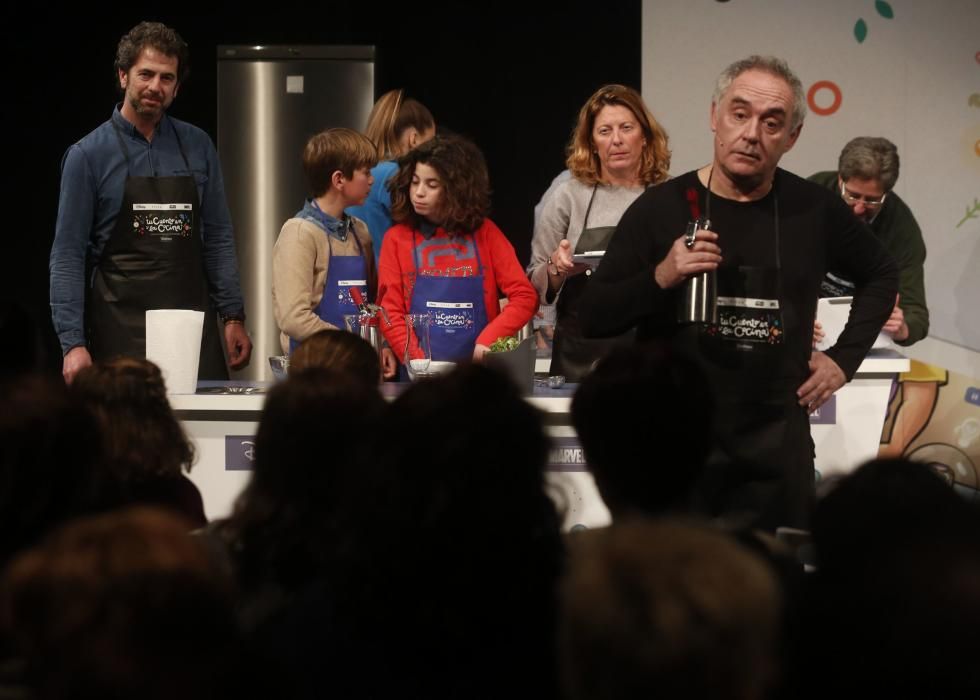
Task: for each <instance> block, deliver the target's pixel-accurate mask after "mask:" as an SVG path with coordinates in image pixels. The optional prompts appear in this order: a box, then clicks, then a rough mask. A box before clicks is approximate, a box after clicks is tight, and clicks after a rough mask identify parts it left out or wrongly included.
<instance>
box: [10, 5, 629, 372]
mask: <svg viewBox="0 0 980 700" xmlns="http://www.w3.org/2000/svg"><path fill="white" fill-rule="evenodd" d="M202 5H203V3H202V4H200V5H197V6H195V5H193V4H191V3H171V4H170V5H169V8H170V9H163V8H164V7H167V6H166V5H164V4H158V3H154V4H152V5H147V6H139V5H137V4H135V3H134V4H133V5H132V6H131V8H130V9H124V10H121V9H118V8H114V7H107V6H99V10H98V18H96V17H95V16H93V14H90V13H85V12H82V11H81V10H69V11H55V10H54V9H53V7H51V6H47V7H41V6H37V7H33V6H21V7H20V8H18V9H7V10H4V11H3V13H4V15H3V25H4V28H3V30H2V31H3V33H4V40H3V51H4V63H5V66H6V71H5V72H6V78H5V82H6V88H5V89H4V92H5V96H4V102H5V107H4V109H3V110H2V112H3V117H2V118H3V120H4V130H3V133H4V156H5V157H4V161H5V163H6V168H5V170H6V175H5V178H4V179H5V181H6V187H5V195H6V196H5V197H4V200H5V204H6V207H5V208H6V210H7V217H6V220H7V226H6V231H5V234H6V235H5V238H6V240H7V243H8V247H7V253H8V254H7V255H6V256H4V257H5V258H6V265H4V268H5V272H4V274H3V275H0V278H2V279H3V282H2V290H3V292H2V293H3V300H4V301H9V300H10V299H14V300H16V301H17V302H18V303H20V304H21V305H23V306H24V307H26V308H27V310H28V311H29V313H30V314H31V316H32V317H33V318H34V319H35V321H36V322H37V323H38V325H39V326H40V327H41V331H42V334H43V336H44V338H45V344H46V347H47V348H48V350H49V359H48V364H49V365H50V366H51V368H52V370H55V369H60V351H59V350H58V348H57V344H56V342H55V339H54V334H53V331H52V330H51V327H50V314H49V310H48V273H47V260H48V253H49V251H50V248H51V241H52V239H53V236H54V223H55V215H56V212H57V204H58V184H59V177H60V173H59V169H60V163H61V157H62V155H63V154H64V151H65V149H66V148H68V146H69V145H71V144H72V143H73V142H74V141H76V140H78V139H79V138H81V137H82V136H83V135H85V134H86V133H87V132H89V131H90V130H92V129H93V128H95V127H96V126H97V125H98V124H99V123H101V122H102V121H104V120H105V119H107V118H108V116H109V114H110V110H111V109H112V106H113V105H114V104H115V102H116V101H117V99H118V93H117V91H116V83H115V80H114V76H113V71H112V63H113V59H114V55H115V47H116V44H117V42H118V40H119V37H120V36H121V35H122V34H123V33H125V32H126V31H127V30H128V29H129V28H130V27H132V26H133V25H134V24H136V23H137V22H139V21H140V20H143V19H152V20H157V21H161V22H164V23H166V24H169V25H171V26H173V27H174V28H176V29H177V30H178V31H179V32H180V33H181V35H182V36H183V37H184V39H185V40H186V41H187V42H188V43H189V45H190V47H191V75H190V78H189V80H188V81H187V83H186V84H185V85H183V86H182V88H181V91H180V95H179V97H178V98H177V100H176V101H175V103H174V105H173V107H172V108H171V113H172V114H174V116H177V117H179V118H181V119H185V120H187V121H190V122H192V123H194V124H196V125H198V126H200V127H201V128H203V129H205V130H206V131H208V133H210V134H211V137H212V139H214V140H215V142H217V133H216V123H217V105H216V100H215V94H216V81H217V76H216V60H215V55H216V48H217V46H218V45H220V44H252V43H254V44H370V45H374V46H375V47H376V51H377V53H376V56H377V58H376V63H375V91H376V94H377V95H380V94H381V93H383V92H385V91H387V90H389V89H392V88H398V87H402V88H405V89H406V90H407V92H408V94H410V95H411V96H413V97H415V98H416V99H419V100H420V101H421V102H422V103H423V104H425V105H426V106H428V107H429V108H430V109H431V110H432V112H433V114H434V115H435V117H436V121H437V122H438V123H439V124H441V125H445V126H447V127H449V128H451V129H453V130H454V131H457V132H460V133H463V134H466V135H468V136H469V137H471V138H472V139H473V140H474V141H476V143H477V144H478V145H479V146H480V147H481V148H482V149H483V151H484V153H485V154H486V157H487V162H488V166H489V169H490V178H491V184H492V187H493V190H494V195H493V211H492V213H491V217H492V218H493V219H494V220H495V221H496V222H497V223H498V225H500V227H501V228H502V229H503V231H504V232H505V233H506V234H507V235H508V237H509V238H510V239H511V241H512V242H513V243H514V246H515V247H516V249H517V252H518V256H519V257H520V258H521V260H522V262H526V261H527V258H528V251H529V243H530V238H531V228H532V210H533V207H534V204H535V203H536V202H537V201H538V199H539V198H540V196H541V194H542V193H543V192H544V190H545V189H546V188H547V186H548V184H549V182H550V181H551V179H552V178H553V177H554V176H555V175H556V174H557V173H558V172H559V171H560V170H562V168H563V167H564V166H563V160H564V153H563V151H564V145H565V143H566V141H567V139H568V135H569V133H570V130H571V128H572V126H573V124H574V121H575V117H576V114H577V112H578V109H579V107H580V106H581V105H582V103H583V102H584V101H585V99H586V98H587V97H588V96H589V95H590V94H591V93H592V92H593V91H594V90H595V89H596V88H597V87H599V86H600V85H602V84H604V83H611V82H619V83H625V84H628V85H632V86H634V87H636V88H637V89H639V87H640V31H641V22H640V15H641V10H640V2H639V0H627V1H624V2H617V3H613V4H610V5H597V4H595V3H585V2H570V3H562V4H560V5H559V4H554V5H552V4H550V3H548V4H543V5H540V6H539V5H538V4H536V3H527V2H526V3H517V2H510V1H508V2H498V3H476V4H471V5H464V4H463V3H459V4H452V5H449V4H446V5H442V4H436V3H428V4H426V3H406V4H404V5H402V6H401V8H402V9H400V10H399V11H398V12H397V14H393V13H392V11H391V10H387V8H389V7H390V6H389V5H387V4H384V5H382V4H375V3H367V2H360V3H358V2H351V3H333V2H321V3H306V4H303V5H297V6H289V5H288V4H286V5H284V4H283V3H269V5H268V7H269V9H268V10H267V11H264V12H254V11H242V8H243V7H244V5H243V4H236V5H234V6H230V7H229V9H227V10H225V9H213V8H212V9H208V8H203V7H202ZM386 10H387V11H386ZM324 126H325V127H326V126H329V125H327V124H325V125H324ZM299 197H302V193H297V198H299Z"/></svg>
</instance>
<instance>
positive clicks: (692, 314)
mask: <svg viewBox="0 0 980 700" xmlns="http://www.w3.org/2000/svg"><path fill="white" fill-rule="evenodd" d="M710 226H711V222H710V221H708V220H707V219H704V220H702V219H697V220H695V221H689V222H688V223H687V231H686V232H685V234H684V244H685V245H686V246H687V247H688V248H693V247H694V244H695V242H696V241H697V234H698V231H704V230H706V229H708V228H710ZM677 317H678V318H677V320H678V321H679V322H680V323H718V272H717V270H709V271H708V272H702V273H700V274H697V275H694V276H693V277H690V278H688V279H687V281H686V282H684V289H683V290H682V295H681V300H680V305H679V307H678V310H677Z"/></svg>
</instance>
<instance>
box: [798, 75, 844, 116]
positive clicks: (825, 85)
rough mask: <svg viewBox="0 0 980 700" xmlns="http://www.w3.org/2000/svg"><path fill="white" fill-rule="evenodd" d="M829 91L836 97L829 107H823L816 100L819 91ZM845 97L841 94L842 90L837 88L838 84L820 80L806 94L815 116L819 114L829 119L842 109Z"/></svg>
mask: <svg viewBox="0 0 980 700" xmlns="http://www.w3.org/2000/svg"><path fill="white" fill-rule="evenodd" d="M823 89H827V90H830V91H831V92H832V93H833V95H834V101H833V102H831V103H830V106H829V107H821V106H819V105H818V104H817V102H816V100H815V99H814V98H815V97H816V95H817V92H818V91H819V90H823ZM843 99H844V96H843V95H842V94H841V91H840V88H839V87H837V83H835V82H833V81H832V80H818V81H817V82H815V83H814V84H813V85H811V86H810V89H809V90H808V91H807V93H806V102H807V104H808V105H810V109H812V110H813V113H814V114H819V115H820V116H821V117H827V116H830V115H831V114H833V113H834V112H836V111H837V110H838V109H840V103H841V102H842V101H843Z"/></svg>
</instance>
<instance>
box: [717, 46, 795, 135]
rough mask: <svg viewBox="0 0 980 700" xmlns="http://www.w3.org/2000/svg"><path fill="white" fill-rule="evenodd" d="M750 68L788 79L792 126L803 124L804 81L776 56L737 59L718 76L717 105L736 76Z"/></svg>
mask: <svg viewBox="0 0 980 700" xmlns="http://www.w3.org/2000/svg"><path fill="white" fill-rule="evenodd" d="M750 70H760V71H763V72H765V73H769V74H771V75H774V76H776V77H777V78H782V79H783V80H785V81H786V83H787V84H788V85H789V86H790V89H792V91H793V118H792V120H791V122H790V125H791V126H790V128H791V130H792V129H795V128H796V127H798V126H799V125H800V124H802V123H803V120H804V119H806V95H805V94H804V93H803V83H801V82H800V79H799V78H798V77H797V76H796V73H794V72H793V71H792V69H790V67H789V64H788V63H786V61H784V60H783V59H781V58H777V57H776V56H749V57H748V58H743V59H742V60H741V61H735V63H733V64H731V65H730V66H728V68H726V69H725V70H723V71H722V72H721V75H719V76H718V81H717V82H716V83H715V94H714V95H713V96H712V98H711V101H712V102H714V103H715V104H716V105H718V104H721V98H722V97H723V96H724V95H725V92H727V90H728V88H730V87H731V86H732V82H734V80H735V78H737V77H738V76H740V75H741V74H742V73H745V72H746V71H750Z"/></svg>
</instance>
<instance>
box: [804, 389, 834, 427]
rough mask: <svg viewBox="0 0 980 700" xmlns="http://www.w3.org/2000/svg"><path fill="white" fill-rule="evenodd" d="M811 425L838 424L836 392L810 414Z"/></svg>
mask: <svg viewBox="0 0 980 700" xmlns="http://www.w3.org/2000/svg"><path fill="white" fill-rule="evenodd" d="M810 425H837V395H836V394H834V395H833V396H831V397H830V398H829V399H827V403H825V404H824V405H823V406H821V407H820V408H818V409H817V410H816V411H814V412H813V413H811V414H810Z"/></svg>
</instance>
